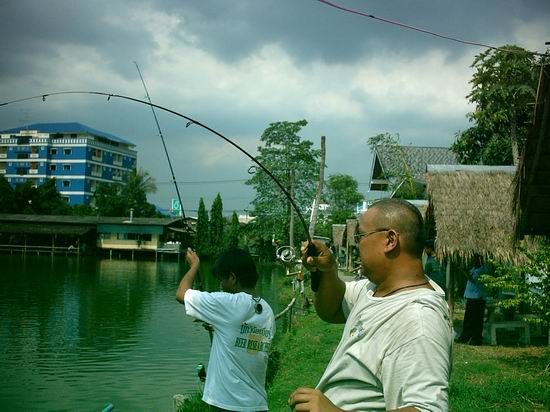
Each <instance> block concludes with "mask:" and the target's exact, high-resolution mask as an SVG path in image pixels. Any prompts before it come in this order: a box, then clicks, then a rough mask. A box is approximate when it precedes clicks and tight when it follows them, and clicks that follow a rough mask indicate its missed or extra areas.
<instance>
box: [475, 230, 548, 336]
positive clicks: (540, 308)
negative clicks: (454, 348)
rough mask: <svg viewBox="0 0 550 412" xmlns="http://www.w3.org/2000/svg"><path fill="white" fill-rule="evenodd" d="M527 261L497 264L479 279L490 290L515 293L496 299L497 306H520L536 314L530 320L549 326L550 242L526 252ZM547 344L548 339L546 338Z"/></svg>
mask: <svg viewBox="0 0 550 412" xmlns="http://www.w3.org/2000/svg"><path fill="white" fill-rule="evenodd" d="M525 254H526V256H527V258H528V259H527V261H526V263H524V264H522V265H519V266H512V265H508V264H502V263H498V262H497V263H496V264H495V267H496V269H495V274H494V275H485V276H483V277H482V281H483V282H484V283H485V284H486V285H487V286H488V287H489V288H490V289H492V290H506V291H511V292H514V295H513V297H512V298H510V299H504V300H498V301H497V306H501V307H503V308H521V306H522V305H525V306H526V307H527V309H528V310H529V313H532V314H536V315H538V318H537V319H528V320H530V321H535V322H541V323H542V324H543V325H547V326H548V325H550V242H549V241H548V240H546V241H544V242H542V243H541V244H540V245H539V247H538V249H537V250H536V251H534V252H528V251H525ZM549 344H550V339H549Z"/></svg>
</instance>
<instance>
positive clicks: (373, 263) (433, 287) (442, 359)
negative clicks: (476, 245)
mask: <svg viewBox="0 0 550 412" xmlns="http://www.w3.org/2000/svg"><path fill="white" fill-rule="evenodd" d="M356 241H357V245H358V248H359V254H360V256H361V265H362V267H363V272H364V274H365V275H366V277H367V279H364V280H359V281H353V282H347V283H345V282H343V281H342V280H340V278H339V277H338V268H337V265H336V262H335V259H334V257H333V256H332V254H331V253H330V251H329V250H328V249H327V248H326V247H325V246H324V245H323V244H322V243H321V242H316V241H314V243H315V246H316V248H317V251H318V253H319V254H318V256H316V257H311V256H305V255H304V257H303V262H304V264H305V265H306V267H308V268H309V269H310V270H317V271H320V272H321V280H320V285H319V289H318V291H317V293H316V295H315V300H314V303H315V309H316V311H317V314H318V315H319V317H321V319H323V320H325V321H327V322H331V323H345V327H344V332H343V334H342V339H341V341H340V343H339V345H338V347H337V348H336V351H335V353H334V355H333V356H332V359H331V360H330V362H329V365H328V366H327V368H326V370H325V373H324V374H323V376H322V377H321V380H320V382H319V384H318V385H317V388H316V389H311V388H298V389H296V390H295V391H294V392H293V393H292V394H291V395H290V398H289V400H288V402H289V405H290V406H291V408H292V409H293V410H295V411H298V410H299V411H341V410H344V411H367V410H368V411H384V410H402V411H447V410H448V388H449V373H450V364H451V344H452V325H451V321H450V319H449V310H448V306H447V304H446V302H445V294H444V292H443V290H441V288H440V287H439V286H438V285H437V284H436V283H435V282H433V281H430V280H429V279H428V278H426V276H425V275H424V272H423V268H422V260H421V257H422V251H423V248H424V242H425V235H424V223H423V219H422V215H421V214H420V212H419V211H418V209H417V208H416V207H414V206H413V205H412V204H410V203H409V202H406V201H404V200H400V199H384V200H381V201H379V202H377V203H375V204H374V205H373V206H372V207H371V208H370V209H368V210H367V211H366V212H365V213H364V214H363V215H362V216H361V217H360V219H359V226H358V233H356ZM304 250H305V248H304Z"/></svg>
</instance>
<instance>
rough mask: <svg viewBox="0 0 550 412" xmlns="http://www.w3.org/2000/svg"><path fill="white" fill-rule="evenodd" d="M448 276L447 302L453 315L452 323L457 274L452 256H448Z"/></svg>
mask: <svg viewBox="0 0 550 412" xmlns="http://www.w3.org/2000/svg"><path fill="white" fill-rule="evenodd" d="M446 278H447V284H448V289H447V292H448V295H447V303H448V305H449V316H450V317H451V323H452V322H453V314H454V309H455V307H454V306H455V274H454V271H452V270H451V258H450V257H448V258H447V271H446Z"/></svg>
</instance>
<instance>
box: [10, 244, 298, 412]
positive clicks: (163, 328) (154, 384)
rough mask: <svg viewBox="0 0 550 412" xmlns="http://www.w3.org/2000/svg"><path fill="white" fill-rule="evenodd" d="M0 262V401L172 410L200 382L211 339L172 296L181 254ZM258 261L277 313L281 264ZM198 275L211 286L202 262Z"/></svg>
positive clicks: (60, 407) (19, 406) (24, 405)
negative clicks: (169, 257) (175, 398)
mask: <svg viewBox="0 0 550 412" xmlns="http://www.w3.org/2000/svg"><path fill="white" fill-rule="evenodd" d="M0 268H1V269H0V273H1V275H0V277H1V281H2V287H1V288H0V379H1V380H2V384H1V386H0V400H1V402H2V406H1V408H0V409H2V410H5V411H23V410H33V411H75V410H83V411H101V410H102V409H103V407H104V406H105V405H107V404H109V403H112V404H113V405H114V406H115V411H138V410H147V411H171V410H172V396H173V395H174V394H176V393H190V392H196V391H198V390H199V389H200V388H201V387H200V382H199V380H198V378H197V372H196V365H197V364H198V363H199V362H202V363H205V364H206V363H207V361H208V354H209V352H210V340H209V337H208V333H207V332H206V331H205V330H204V329H203V327H202V326H200V323H198V322H193V321H192V319H191V318H189V317H188V316H186V315H185V309H184V307H183V306H182V305H180V304H179V303H177V302H176V300H175V291H176V288H177V286H178V284H179V281H180V279H181V276H182V275H183V273H184V272H185V270H186V265H185V263H183V261H182V263H181V264H180V263H177V262H174V261H164V262H151V261H128V260H109V259H95V258H77V257H54V258H52V257H50V256H47V257H45V256H29V255H27V256H22V255H0ZM258 269H259V272H260V281H259V284H258V291H259V293H260V294H261V296H262V297H264V298H265V299H266V300H267V301H268V302H269V303H270V304H271V305H272V307H273V310H274V311H275V313H277V312H278V311H280V310H282V309H283V308H284V306H285V305H286V303H288V302H281V303H280V302H278V301H277V293H276V287H277V284H278V282H277V280H276V279H277V277H278V276H281V275H282V273H283V269H282V268H281V267H280V266H277V265H269V264H263V265H262V264H260V265H258ZM201 275H202V276H203V277H204V278H205V286H206V289H207V290H211V291H212V290H218V289H219V286H218V285H219V283H218V281H216V280H215V279H214V278H213V277H212V275H211V273H210V265H209V264H208V262H203V264H202V266H201Z"/></svg>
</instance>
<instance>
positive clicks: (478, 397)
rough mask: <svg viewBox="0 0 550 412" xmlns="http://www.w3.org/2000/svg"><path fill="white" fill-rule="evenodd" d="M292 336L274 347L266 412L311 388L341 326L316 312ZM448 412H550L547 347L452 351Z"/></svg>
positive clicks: (465, 347) (282, 338) (284, 408)
mask: <svg viewBox="0 0 550 412" xmlns="http://www.w3.org/2000/svg"><path fill="white" fill-rule="evenodd" d="M294 326H295V327H294V329H293V330H292V332H291V333H287V334H284V335H282V336H280V337H279V339H277V341H276V342H275V350H276V351H278V352H279V356H280V363H279V367H278V370H277V373H276V375H275V378H274V380H273V382H272V384H271V385H270V388H269V392H268V399H269V406H270V410H271V411H274V412H279V411H285V412H288V410H289V409H288V406H287V404H286V402H287V399H288V395H289V394H290V393H291V392H292V391H293V390H294V389H296V387H298V386H315V385H316V384H317V382H318V380H319V378H320V377H321V374H322V373H323V371H324V369H325V367H326V365H327V363H328V361H329V360H330V358H331V356H332V353H333V350H334V348H335V347H336V345H337V343H338V341H339V340H340V335H341V333H342V328H343V326H342V325H329V324H326V323H325V322H323V321H321V320H320V319H319V318H318V317H317V316H316V315H315V314H314V313H310V314H307V315H304V316H299V317H296V323H295V325H294ZM453 356H454V359H453V370H452V376H451V388H450V406H451V410H452V411H460V412H462V411H546V410H550V365H549V363H550V351H549V350H548V348H547V347H544V346H538V347H536V346H535V347H526V348H521V347H504V346H495V347H492V346H468V345H461V344H457V345H455V347H454V355H453Z"/></svg>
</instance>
